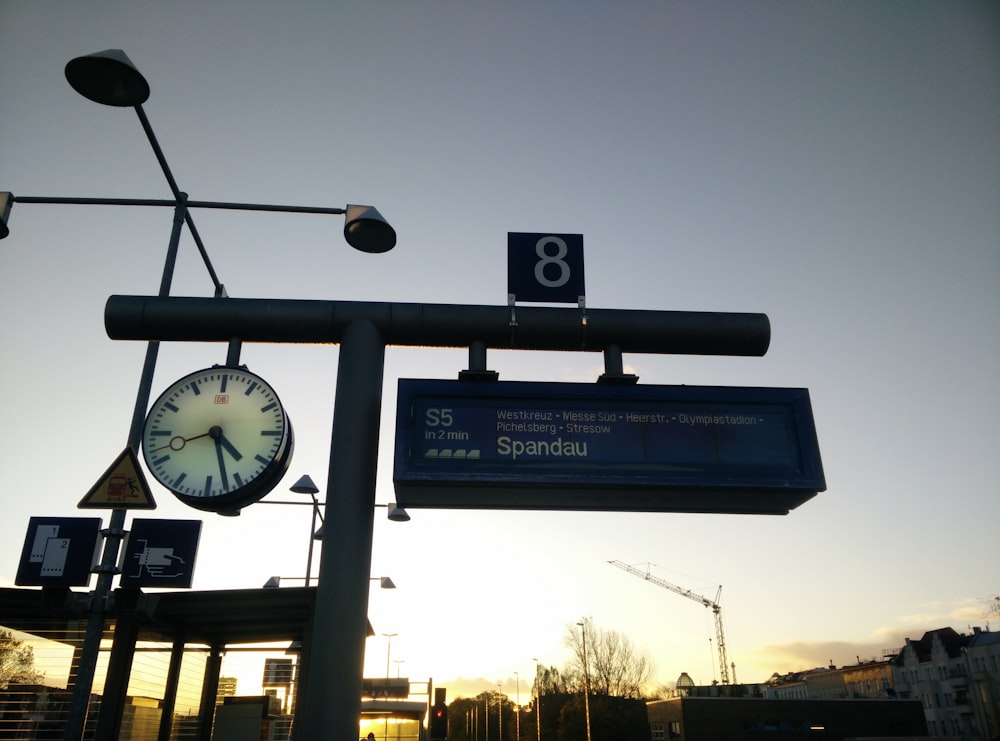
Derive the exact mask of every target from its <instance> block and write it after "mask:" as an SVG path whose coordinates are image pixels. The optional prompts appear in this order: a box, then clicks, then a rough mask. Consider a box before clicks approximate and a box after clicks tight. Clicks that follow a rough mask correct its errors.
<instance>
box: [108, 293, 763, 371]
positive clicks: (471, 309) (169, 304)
mask: <svg viewBox="0 0 1000 741" xmlns="http://www.w3.org/2000/svg"><path fill="white" fill-rule="evenodd" d="M359 320H367V321H369V322H371V323H372V324H374V325H375V327H376V328H377V330H378V332H379V333H380V334H381V336H382V339H383V341H384V342H385V343H386V344H389V345H406V346H420V347H468V346H469V344H470V343H472V342H476V341H478V342H480V343H482V344H483V346H485V347H488V348H497V349H511V350H557V351H560V350H562V351H568V352H581V351H587V352H600V351H602V350H604V349H605V348H607V347H609V346H611V345H614V346H616V347H617V348H618V349H620V350H621V351H622V352H632V353H651V354H661V355H735V356H762V355H764V354H765V353H766V352H767V347H768V345H769V344H770V341H771V325H770V322H769V321H768V318H767V315H765V314H749V313H723V312H707V311H640V310H634V309H633V310H630V309H588V310H587V336H586V342H582V341H581V337H580V314H579V312H578V311H576V310H574V309H562V308H555V307H548V306H546V307H533V306H526V307H519V308H518V314H517V335H516V336H512V335H511V328H510V310H509V309H508V308H507V307H506V306H464V305H458V304H408V303H388V302H362V301H320V300H307V299H253V298H249V299H248V298H229V299H226V300H225V301H219V300H217V299H212V298H189V297H178V296H174V297H170V298H158V297H153V296H111V297H110V298H109V299H108V301H107V303H106V304H105V308H104V326H105V329H107V332H108V336H109V337H110V338H111V339H113V340H150V339H157V340H161V341H179V342H229V340H230V339H231V338H233V337H239V338H241V339H242V340H243V342H296V343H309V344H325V343H331V342H332V343H336V342H340V340H341V338H342V337H343V336H344V332H345V330H346V329H347V327H348V326H350V325H352V324H353V323H355V322H357V321H359Z"/></svg>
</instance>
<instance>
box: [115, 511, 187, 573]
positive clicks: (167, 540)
mask: <svg viewBox="0 0 1000 741" xmlns="http://www.w3.org/2000/svg"><path fill="white" fill-rule="evenodd" d="M200 537H201V520H153V519H150V520H146V519H139V518H136V519H134V520H132V530H131V531H130V532H129V536H128V541H127V542H126V543H125V548H124V549H123V550H122V557H121V561H122V565H121V569H122V575H121V578H120V579H119V584H120V585H121V586H123V587H170V588H173V589H187V588H189V587H190V586H191V581H192V579H193V578H194V562H195V556H196V555H197V554H198V540H199V538H200Z"/></svg>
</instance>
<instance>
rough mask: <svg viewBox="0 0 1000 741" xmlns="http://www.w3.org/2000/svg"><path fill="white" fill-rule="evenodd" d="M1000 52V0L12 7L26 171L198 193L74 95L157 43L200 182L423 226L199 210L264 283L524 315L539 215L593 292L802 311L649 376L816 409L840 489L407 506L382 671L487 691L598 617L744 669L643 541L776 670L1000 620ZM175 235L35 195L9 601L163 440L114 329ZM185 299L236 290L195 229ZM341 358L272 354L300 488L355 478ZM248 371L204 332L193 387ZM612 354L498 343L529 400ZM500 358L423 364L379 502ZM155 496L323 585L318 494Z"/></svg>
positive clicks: (397, 356) (21, 170)
mask: <svg viewBox="0 0 1000 741" xmlns="http://www.w3.org/2000/svg"><path fill="white" fill-rule="evenodd" d="M998 36H1000V9H998V6H997V4H996V3H989V2H953V3H937V2H923V1H921V0H916V1H912V2H889V1H882V2H870V3H842V2H828V3H819V2H817V3H799V2H791V1H789V2H779V1H767V2H757V3H726V2H713V1H711V0H709V1H708V2H698V3H693V2H692V3H680V2H638V1H632V0H626V1H625V2H620V3H595V2H584V3H570V2H562V1H559V0H557V1H554V2H547V3H526V2H511V3H502V4H500V3H491V4H487V3H466V2H459V1H458V0H435V1H434V2H365V3H362V2H343V3H337V4H334V3H326V2H319V1H316V2H296V3H281V4H270V5H269V4H246V3H237V2H233V1H232V0H220V1H219V2H213V3H210V4H206V3H196V2H189V1H187V0H181V1H179V2H174V3H169V4H163V3H129V2H108V1H105V0H95V1H94V2H90V3H86V4H85V5H84V4H72V3H62V2H49V1H47V0H36V1H35V2H31V3H27V2H14V1H12V0H0V90H2V91H3V94H2V107H0V142H2V144H0V151H2V154H3V157H2V162H3V168H2V178H3V182H2V183H0V188H3V189H5V190H10V191H12V192H14V193H15V194H16V195H18V196H67V197H108V198H113V197H119V198H124V197H132V198H167V197H169V195H170V192H169V189H168V187H167V185H166V182H165V180H164V177H163V175H162V173H161V171H160V170H159V168H158V166H157V163H156V160H155V158H154V156H153V153H152V151H151V150H150V147H149V144H148V142H147V141H146V139H145V136H144V134H143V131H142V129H141V127H140V126H139V124H138V121H137V120H136V117H135V115H134V114H133V113H132V112H131V111H129V110H127V109H115V108H109V107H104V106H100V105H97V104H95V103H92V102H90V101H88V100H86V99H84V98H82V97H80V96H79V95H78V94H77V93H75V92H74V91H73V90H72V89H71V88H70V87H69V85H68V84H67V83H66V81H65V78H64V74H63V67H64V65H65V63H66V62H67V61H68V60H70V59H72V58H74V57H77V56H80V55H83V54H88V53H93V52H97V51H101V50H103V49H109V48H121V49H124V50H125V51H126V53H127V54H128V55H129V57H130V58H131V59H132V61H133V62H134V63H135V64H136V66H137V67H138V68H139V69H140V70H141V71H142V73H143V74H144V75H145V77H146V79H147V80H148V81H149V84H150V87H151V91H152V92H151V95H150V98H149V100H148V101H147V103H146V104H145V105H144V109H145V112H146V114H147V116H148V117H149V120H150V122H151V124H152V127H153V129H154V130H155V132H156V134H157V137H158V139H159V141H160V144H161V146H162V148H163V151H164V154H165V156H166V159H167V161H168V162H169V163H170V167H171V169H172V171H173V173H174V176H175V177H176V179H177V182H178V183H179V185H180V188H181V189H182V190H183V191H185V192H187V193H188V194H189V196H190V197H191V198H192V199H198V200H214V201H234V202H248V203H277V204H294V205H310V206H338V207H342V206H344V205H345V204H347V203H363V204H372V205H375V206H376V207H377V208H378V209H379V210H380V211H381V213H382V214H383V215H384V216H385V217H386V218H387V219H388V220H389V221H390V222H391V223H392V224H393V226H394V227H395V229H396V231H397V234H398V244H397V246H396V248H395V249H394V250H392V251H391V252H388V253H385V254H381V255H370V254H362V253H359V252H356V251H354V250H352V249H351V248H350V247H348V246H347V245H346V243H344V241H343V239H342V235H341V230H342V223H341V222H340V220H339V217H329V216H303V215H277V214H258V213H228V212H209V211H206V210H201V211H196V212H195V213H194V214H193V216H194V220H195V223H196V225H197V227H198V229H199V232H200V233H201V236H202V239H203V240H204V242H205V245H206V247H207V249H208V252H209V254H210V256H211V260H212V262H213V264H214V266H215V269H216V270H217V272H218V274H219V277H220V279H221V280H222V282H223V283H224V284H225V285H226V289H227V291H228V293H229V295H230V296H233V297H242V298H311V299H324V300H333V299H336V300H350V301H394V302H415V303H427V304H431V303H445V304H467V305H495V306H498V305H503V304H505V303H506V290H507V289H506V259H507V252H506V240H507V233H508V232H543V233H572V234H582V235H583V237H584V251H585V262H586V275H587V285H586V297H587V305H588V306H589V307H594V308H606V309H638V310H652V311H666V310H682V311H688V310H690V311H721V312H730V311H733V312H762V313H765V314H767V315H768V317H769V319H770V322H771V327H772V336H771V344H770V348H769V350H768V352H767V354H766V355H765V356H763V357H759V358H736V357H700V356H675V355H637V354H636V355H630V354H626V356H625V359H624V360H625V364H626V367H627V368H626V369H627V370H629V371H631V372H633V373H636V374H637V375H638V376H639V383H640V384H664V385H669V384H687V385H718V386H765V387H771V386H774V387H793V388H807V389H809V393H810V397H811V400H812V406H813V412H814V416H815V420H816V427H817V434H818V438H819V444H820V449H821V452H822V458H823V465H824V469H825V474H826V480H827V487H828V488H827V491H825V492H823V493H821V494H819V495H818V496H817V497H815V498H814V499H812V500H811V501H809V502H807V503H805V504H803V505H802V506H801V507H799V508H798V509H796V510H793V511H792V512H791V513H790V514H789V515H787V516H746V515H719V514H714V515H709V514H677V513H629V512H608V513H593V512H558V511H546V512H534V511H481V510H437V509H420V510H411V516H412V519H411V521H410V522H408V523H405V524H403V523H393V522H389V521H387V520H385V519H383V518H382V517H381V513H380V512H379V513H377V515H378V516H377V517H376V522H375V529H374V540H373V554H372V564H371V573H372V575H373V576H382V575H388V576H390V577H391V578H392V580H393V581H394V582H395V583H396V585H397V589H395V590H380V589H378V588H377V587H376V586H373V588H372V591H371V595H370V601H369V616H370V620H371V622H372V624H373V626H374V629H375V631H376V633H377V635H376V636H375V637H373V638H370V639H369V640H368V642H367V647H366V669H365V671H366V675H368V676H383V675H384V674H385V671H386V666H387V664H388V663H390V662H395V663H392V664H391V665H390V669H389V672H390V674H391V675H392V676H395V675H396V673H397V672H398V673H401V674H402V676H409V677H410V678H412V679H414V680H421V681H424V680H426V679H428V678H433V681H434V684H435V686H444V687H447V688H448V691H449V698H451V697H455V696H458V695H466V696H471V695H475V694H478V693H479V692H481V691H484V690H488V689H494V688H496V686H497V684H498V683H499V684H500V685H501V686H502V688H503V690H504V691H506V692H507V693H508V694H510V695H511V696H512V697H513V696H514V695H515V693H516V692H517V691H518V690H520V693H521V695H522V696H526V693H527V692H528V691H529V690H528V689H526V688H528V687H530V684H531V680H532V678H533V676H534V673H535V661H536V660H537V661H538V662H540V663H541V664H543V665H546V666H556V667H560V668H562V667H564V666H565V665H566V663H567V662H568V660H569V659H570V654H569V651H568V649H567V648H566V645H565V636H566V631H567V629H568V626H569V627H574V626H575V624H576V623H577V622H579V621H581V620H582V619H583V618H584V617H587V618H591V619H592V620H593V622H594V624H595V626H597V627H600V628H603V629H609V630H616V631H619V632H621V633H622V634H624V635H625V636H627V637H628V638H629V639H630V640H631V641H632V642H633V644H634V645H635V646H636V647H637V648H638V649H640V650H642V651H645V652H647V653H648V655H649V656H650V658H651V659H652V662H653V664H654V667H655V669H654V680H655V681H656V682H658V683H661V684H671V683H672V682H673V681H674V680H676V679H677V677H678V676H679V675H680V674H681V672H687V673H688V674H689V675H690V676H691V677H692V678H693V679H694V680H695V681H696V682H697V683H699V684H707V683H710V682H711V681H712V680H713V679H714V678H717V676H718V668H717V661H716V655H715V652H714V647H713V641H714V625H713V622H712V615H711V612H710V611H709V610H706V609H704V608H703V607H701V606H700V605H698V604H696V603H695V602H693V601H689V600H686V599H684V598H682V597H680V596H678V595H676V594H673V593H671V592H670V591H668V590H664V589H661V588H659V587H657V586H654V585H653V584H650V583H646V582H644V581H642V580H641V579H638V578H636V577H635V576H632V575H630V574H628V573H625V572H624V571H622V570H619V569H616V568H614V567H612V566H611V565H609V564H608V561H611V560H619V561H623V562H625V563H628V564H633V565H635V566H636V568H640V569H643V570H645V569H649V571H650V573H651V574H653V575H654V576H656V577H658V578H660V579H663V580H665V581H668V582H671V583H674V584H677V585H679V586H682V587H684V588H687V589H691V590H692V591H694V592H696V593H699V594H704V595H706V596H709V597H714V596H715V594H716V591H717V590H718V588H719V586H720V585H721V586H722V591H721V604H722V612H723V618H724V621H725V631H726V642H727V648H728V653H729V657H730V660H731V661H732V662H733V663H735V665H736V667H735V672H736V677H737V678H738V680H739V681H741V682H761V681H764V680H766V679H767V678H768V677H769V676H770V675H771V674H772V673H774V672H781V673H784V672H788V671H793V670H797V669H805V668H810V667H813V666H819V665H826V664H827V663H829V662H831V661H832V662H834V663H836V664H837V665H842V664H847V663H853V662H855V661H856V660H857V659H858V658H861V659H865V658H872V657H876V656H879V655H881V653H882V651H883V649H892V648H898V647H899V646H901V645H903V642H904V639H905V638H906V637H912V638H918V637H920V636H921V635H922V634H923V633H924V632H925V631H928V630H932V629H935V628H939V627H945V626H951V627H954V628H955V629H956V630H959V631H967V630H968V627H969V626H971V625H981V626H985V625H986V623H987V621H988V616H987V610H988V607H989V604H990V600H991V599H992V598H993V597H994V596H996V595H997V594H998V592H1000V582H998V581H997V564H998V563H1000V538H998V537H997V523H998V522H1000V496H998V494H1000V485H998V483H997V478H996V474H995V462H996V457H997V452H998V441H1000V423H998V420H1000V390H998V388H1000V385H998V380H1000V138H998V136H997V132H998V131H1000V43H998V41H1000V38H998ZM170 223H171V214H170V211H169V209H156V208H122V207H119V208H114V207H97V206H53V205H31V204H15V205H14V208H13V211H12V213H11V219H10V230H11V231H10V236H9V237H8V238H7V239H6V240H5V241H4V242H3V243H2V245H0V347H2V351H3V357H4V362H3V364H2V366H0V368H2V370H0V374H2V376H0V378H2V380H3V387H4V388H5V389H6V390H7V393H6V395H5V396H6V401H5V409H6V412H5V424H3V425H2V428H0V449H2V450H3V465H2V466H0V492H2V495H0V496H2V497H3V513H4V516H3V518H2V521H0V584H4V585H12V584H13V580H14V576H15V573H16V570H17V564H18V560H19V557H20V551H21V546H22V543H23V540H24V534H25V531H26V529H27V526H28V520H29V518H30V517H33V516H58V517H73V516H85V515H90V514H92V512H89V511H88V512H81V511H79V510H77V509H76V504H77V502H78V501H79V500H80V499H81V498H82V497H83V495H84V494H85V493H86V492H87V491H88V489H89V488H90V487H91V486H92V485H93V484H94V483H95V482H96V481H97V479H98V478H99V477H100V476H101V474H102V473H103V472H104V471H105V469H106V468H107V467H108V465H110V463H111V462H112V461H113V460H114V459H115V457H116V456H117V455H118V454H119V453H120V452H121V451H122V449H123V447H124V445H125V442H126V438H127V434H128V425H129V421H130V419H131V413H132V406H133V404H134V400H135V390H136V386H137V382H138V376H139V371H140V368H141V365H142V358H143V354H144V344H143V343H141V342H125V341H112V340H110V339H109V338H108V336H107V333H106V331H105V329H104V324H103V310H104V304H105V301H106V300H107V298H108V296H110V295H113V294H126V295H152V294H155V293H156V291H157V289H158V286H159V281H160V274H161V269H162V263H163V256H164V253H165V250H166V245H167V241H168V238H169V234H170ZM172 293H173V295H179V296H203V297H208V296H211V294H212V284H211V282H210V280H209V278H208V276H207V273H206V271H205V268H204V266H203V265H202V264H201V262H200V259H199V258H198V256H197V252H196V250H195V247H194V244H193V242H192V240H191V238H190V236H189V235H188V234H187V233H185V235H184V238H183V239H182V242H181V250H180V258H179V261H178V266H177V273H176V277H175V279H174V283H173V288H172ZM337 354H338V349H337V347H336V346H333V345H323V346H312V345H263V344H254V345H251V344H247V345H245V346H244V348H243V352H242V358H241V360H242V362H244V363H246V364H247V365H248V366H249V368H250V370H252V371H254V372H256V373H258V374H260V375H261V376H263V377H264V378H266V379H267V380H268V381H270V382H271V384H272V385H273V386H274V387H275V389H276V390H277V392H278V394H279V396H280V397H281V400H282V402H283V403H284V404H285V406H286V408H287V410H288V412H289V415H290V417H291V419H292V423H293V425H294V429H295V434H296V448H295V453H294V457H293V460H292V462H291V465H290V468H289V470H288V472H287V474H286V477H285V479H284V480H283V481H282V482H281V483H280V484H279V485H278V487H277V488H276V489H275V491H274V492H273V493H272V494H270V495H269V497H268V499H278V500H288V499H292V498H295V497H296V496H299V495H294V494H291V493H290V492H288V487H289V486H290V485H291V484H292V483H293V482H294V481H295V480H296V479H298V478H299V476H301V475H303V474H309V475H310V476H312V478H313V479H314V480H315V481H316V482H317V484H318V485H319V487H320V488H321V489H325V485H326V471H327V457H328V453H329V439H330V428H331V419H332V410H333V391H334V381H335V378H336V373H337ZM225 355H226V347H225V346H224V345H220V344H210V343H209V344H196V343H170V344H165V345H164V346H163V347H162V348H161V352H160V361H159V364H158V366H157V370H156V375H155V379H154V384H153V389H154V396H155V395H156V394H158V393H159V392H160V391H162V390H163V389H165V388H166V387H167V386H169V385H170V384H171V383H172V382H173V381H174V380H176V379H177V378H180V377H181V376H183V375H185V374H187V373H189V372H191V371H194V370H198V369H200V368H204V367H208V366H210V365H212V364H214V363H221V362H223V361H224V360H225ZM602 365H603V358H602V356H601V355H600V353H541V352H528V351H490V352H489V354H488V367H489V368H491V369H493V370H496V371H498V372H499V374H500V379H501V380H521V381H556V382H572V383H586V384H589V383H593V382H594V381H595V380H596V378H597V376H598V375H599V374H600V373H601V372H602ZM466 366H467V354H466V352H465V351H463V350H454V349H451V350H446V349H435V348H389V349H388V351H387V354H386V366H385V376H384V396H383V404H382V420H381V442H380V452H379V470H378V483H377V501H378V502H379V503H387V502H391V501H394V499H395V496H394V491H393V485H392V454H393V430H394V424H395V406H396V398H395V388H396V379H398V378H444V379H453V378H455V377H456V376H457V373H458V372H459V371H460V370H462V369H463V368H465V367H466ZM153 495H154V497H155V499H156V502H157V504H158V508H157V510H156V512H155V516H156V517H163V518H174V519H203V520H204V526H203V531H202V538H201V544H200V550H199V557H198V564H197V567H196V571H195V579H194V588H196V589H221V588H255V587H260V586H262V585H263V584H264V582H265V581H266V580H267V579H268V578H269V577H270V576H274V575H279V576H283V577H288V578H295V577H302V576H304V575H305V570H306V563H305V562H306V552H307V545H308V535H309V531H310V528H311V523H310V512H309V509H308V508H307V507H304V506H303V507H296V506H290V505H288V506H280V505H277V506H266V505H265V504H258V505H254V506H252V507H250V508H248V509H247V510H246V511H244V513H243V515H242V516H241V517H238V518H221V517H218V516H215V515H210V514H202V513H199V512H198V511H196V510H193V509H190V508H188V507H186V506H185V505H183V504H181V503H180V502H179V501H177V500H176V499H175V498H174V497H173V496H172V495H171V494H170V493H169V492H167V491H166V490H165V489H162V488H160V487H158V486H157V485H155V484H154V485H153ZM265 501H267V500H265ZM99 514H103V515H104V516H105V518H106V517H107V515H108V513H99ZM139 515H140V516H149V515H148V513H139ZM105 521H106V519H105ZM317 564H318V558H317ZM314 573H315V571H314ZM286 583H295V582H289V581H288V580H287V579H286ZM299 583H301V582H299ZM374 584H375V582H373V585H374ZM442 584H443V585H445V586H444V588H443V590H442V588H441V587H440V585H442ZM442 593H443V596H438V595H442ZM996 622H997V618H994V625H993V627H994V628H995V627H996ZM384 634H395V635H394V637H392V639H391V642H390V640H389V639H387V638H386V637H385V635H384Z"/></svg>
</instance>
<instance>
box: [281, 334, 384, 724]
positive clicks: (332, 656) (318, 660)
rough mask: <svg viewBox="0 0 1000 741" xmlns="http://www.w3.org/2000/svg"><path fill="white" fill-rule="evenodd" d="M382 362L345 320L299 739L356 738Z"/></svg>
mask: <svg viewBox="0 0 1000 741" xmlns="http://www.w3.org/2000/svg"><path fill="white" fill-rule="evenodd" d="M384 365H385V344H384V341H383V338H382V336H381V335H380V333H379V331H378V329H377V328H376V327H375V325H374V323H372V322H370V321H365V320H358V321H355V322H353V323H351V324H350V325H349V326H348V327H347V328H346V330H345V332H344V338H343V341H342V343H341V346H340V359H339V362H338V368H337V391H336V400H335V402H334V412H333V436H332V439H331V443H330V469H329V476H328V478H327V482H328V483H327V487H328V488H327V492H326V513H325V516H324V518H323V521H324V531H323V540H322V541H321V545H320V576H319V581H318V586H317V588H316V608H315V612H314V617H313V625H314V626H315V628H316V629H315V630H314V631H313V635H312V641H311V645H308V646H306V647H304V648H305V649H306V650H307V651H308V656H309V683H308V686H307V687H306V688H305V693H304V696H303V698H302V699H301V702H300V704H299V713H298V718H297V722H296V730H295V737H296V738H297V739H300V740H301V741H305V740H307V739H310V740H311V739H325V738H329V739H336V740H337V741H347V740H348V739H354V738H357V736H358V721H359V717H360V713H361V691H362V676H363V673H364V659H365V638H366V636H367V628H368V586H369V573H368V572H369V569H370V564H371V553H372V530H373V526H374V517H375V506H374V505H375V472H376V467H377V463H378V437H379V415H380V412H381V407H382V375H383V371H384Z"/></svg>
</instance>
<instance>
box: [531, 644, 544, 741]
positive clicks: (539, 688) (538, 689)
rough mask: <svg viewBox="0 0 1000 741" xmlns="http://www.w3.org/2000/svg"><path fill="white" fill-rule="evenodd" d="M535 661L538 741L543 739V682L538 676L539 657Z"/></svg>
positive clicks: (533, 659)
mask: <svg viewBox="0 0 1000 741" xmlns="http://www.w3.org/2000/svg"><path fill="white" fill-rule="evenodd" d="M531 660H532V661H534V662H535V729H536V730H537V731H538V741H542V683H541V681H540V680H539V678H538V659H536V658H532V659H531Z"/></svg>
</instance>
